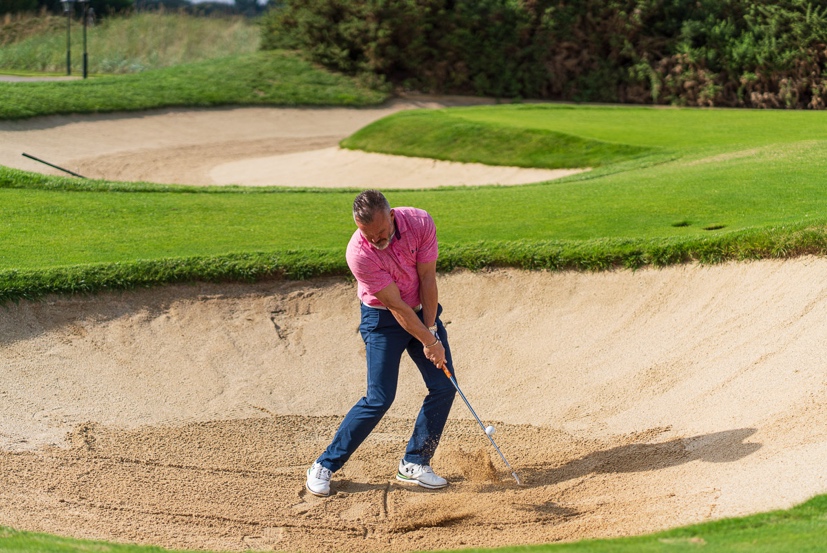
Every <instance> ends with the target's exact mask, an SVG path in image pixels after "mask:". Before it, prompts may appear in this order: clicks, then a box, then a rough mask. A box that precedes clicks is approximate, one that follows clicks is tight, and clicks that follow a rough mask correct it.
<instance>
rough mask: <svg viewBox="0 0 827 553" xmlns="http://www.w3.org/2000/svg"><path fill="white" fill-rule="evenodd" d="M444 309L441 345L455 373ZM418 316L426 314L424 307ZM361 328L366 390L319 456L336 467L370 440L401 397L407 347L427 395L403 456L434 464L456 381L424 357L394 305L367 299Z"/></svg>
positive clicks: (411, 459) (440, 307) (438, 313)
mask: <svg viewBox="0 0 827 553" xmlns="http://www.w3.org/2000/svg"><path fill="white" fill-rule="evenodd" d="M441 313H442V306H438V308H437V319H436V324H437V329H438V330H437V332H438V333H439V338H440V340H442V345H443V346H445V355H446V358H447V360H448V368H449V369H450V371H451V374H454V366H453V362H452V361H451V349H450V347H449V346H448V335H447V333H446V332H445V326H444V325H443V324H442V321H441V320H440V319H439V315H440V314H441ZM419 317H420V319H421V318H422V312H421V311H420V312H419ZM359 332H360V333H361V335H362V339H363V340H364V341H365V351H366V354H367V355H366V357H367V365H368V382H367V392H366V394H365V396H364V397H363V398H362V399H360V400H359V401H358V402H357V403H356V405H354V406H353V407H352V408H351V409H350V411H349V412H348V414H347V415H346V416H345V419H344V420H343V421H342V424H341V425H340V426H339V429H338V430H337V431H336V435H335V436H334V437H333V441H332V442H331V444H330V445H329V446H328V447H327V449H326V450H325V452H324V453H323V454H322V455H321V457H319V458H318V460H317V462H319V463H321V465H322V466H324V467H325V468H328V469H330V470H331V471H333V472H336V471H337V470H339V469H340V468H341V467H342V465H344V464H345V462H346V461H347V460H348V459H349V458H350V456H351V455H353V452H354V451H356V449H357V448H358V447H359V446H360V445H361V444H362V442H363V441H365V438H367V437H368V435H369V434H370V433H371V431H372V430H373V429H374V428H375V427H376V425H377V424H378V423H379V421H380V420H382V417H383V416H384V415H385V413H386V412H387V410H388V409H389V408H390V406H391V404H392V403H393V400H394V398H395V397H396V384H397V382H398V380H399V362H400V361H401V359H402V354H403V353H404V352H405V351H407V352H408V355H410V356H411V359H413V361H414V363H416V366H417V367H418V368H419V372H420V373H421V374H422V379H423V380H424V381H425V386H426V387H427V389H428V395H427V396H426V397H425V400H424V401H423V402H422V409H420V411H419V416H417V418H416V423H415V424H414V430H413V435H412V436H411V439H410V441H409V442H408V447H407V449H406V450H405V456H404V460H405V461H406V462H409V463H416V464H419V465H429V464H430V463H431V458H432V457H433V455H434V451H436V447H437V445H439V440H440V438H441V437H442V431H443V429H444V428H445V422H446V421H447V420H448V413H449V412H450V411H451V404H452V403H453V401H454V395H455V394H456V391H455V390H454V386H453V384H451V381H450V380H449V379H448V377H446V376H445V373H443V372H442V370H441V369H439V368H437V367H436V366H435V365H434V364H433V363H431V362H430V361H429V360H428V358H427V357H425V353H424V351H423V349H424V348H423V346H422V343H421V342H420V341H419V340H417V339H416V338H414V337H413V336H411V335H410V334H409V333H408V332H407V331H406V330H405V329H404V328H402V326H401V325H400V324H399V323H398V322H397V321H396V318H395V317H394V316H393V314H392V313H391V312H390V311H387V310H384V309H374V308H372V307H367V306H365V305H362V322H361V324H360V325H359Z"/></svg>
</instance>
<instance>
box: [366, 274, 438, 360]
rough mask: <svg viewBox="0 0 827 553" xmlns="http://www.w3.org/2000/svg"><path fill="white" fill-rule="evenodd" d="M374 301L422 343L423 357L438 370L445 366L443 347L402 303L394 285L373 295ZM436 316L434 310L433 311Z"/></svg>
mask: <svg viewBox="0 0 827 553" xmlns="http://www.w3.org/2000/svg"><path fill="white" fill-rule="evenodd" d="M375 296H376V299H378V300H379V301H381V302H382V305H384V306H385V307H387V308H388V310H390V312H391V313H392V314H393V316H394V317H395V318H396V320H397V322H398V323H399V324H400V325H401V326H402V328H404V329H405V330H407V331H408V333H409V334H410V335H411V336H413V337H414V338H416V339H417V340H419V341H420V342H422V347H423V348H424V351H425V357H427V358H428V360H429V361H430V362H431V363H433V364H434V365H436V366H437V367H439V368H442V367H443V366H444V365H445V364H446V359H445V347H444V346H443V345H442V342H440V341H439V340H438V339H436V338H435V337H434V335H433V334H431V331H430V330H428V327H427V326H425V325H424V324H423V323H422V321H420V320H419V317H418V316H417V314H416V313H415V312H414V310H413V309H411V307H410V306H409V305H408V304H407V303H405V302H404V301H402V297H401V296H400V295H399V288H397V286H396V284H394V283H390V284H388V285H387V286H386V287H385V288H383V289H382V290H380V291H379V292H377V293H376V294H375ZM434 314H436V309H434Z"/></svg>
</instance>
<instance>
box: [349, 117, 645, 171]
mask: <svg viewBox="0 0 827 553" xmlns="http://www.w3.org/2000/svg"><path fill="white" fill-rule="evenodd" d="M455 113H457V112H451V111H445V110H438V111H413V112H402V113H397V114H394V115H392V116H389V117H385V118H383V119H380V120H379V121H376V122H374V123H371V124H370V125H368V126H366V127H365V128H363V129H361V130H359V131H358V132H356V133H355V134H353V135H352V136H350V137H348V138H347V139H345V140H343V141H342V143H341V146H342V147H344V148H349V149H353V150H365V151H368V152H379V153H384V154H395V155H405V156H415V157H429V158H434V159H441V160H448V161H461V162H465V163H485V164H487V165H507V166H516V167H537V168H544V169H569V168H580V167H600V166H603V165H608V164H611V163H617V162H619V161H626V160H630V159H635V158H641V157H644V156H647V155H651V154H654V153H656V152H659V149H658V148H652V147H645V146H633V145H627V144H621V143H611V142H604V141H600V140H594V139H588V138H581V137H579V136H574V135H571V134H565V133H561V132H557V131H554V130H551V129H532V128H526V127H522V126H520V127H517V126H513V125H501V124H497V123H496V122H489V121H472V120H469V119H466V118H463V117H457V116H455V115H454V114H455Z"/></svg>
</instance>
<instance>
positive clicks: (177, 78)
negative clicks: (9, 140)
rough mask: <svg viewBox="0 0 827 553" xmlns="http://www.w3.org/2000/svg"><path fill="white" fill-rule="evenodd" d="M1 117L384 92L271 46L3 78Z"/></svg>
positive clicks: (357, 102)
mask: <svg viewBox="0 0 827 553" xmlns="http://www.w3.org/2000/svg"><path fill="white" fill-rule="evenodd" d="M0 98H2V99H3V100H2V102H0V119H21V118H26V117H35V116H41V115H52V114H66V113H103V112H112V111H135V110H145V109H151V108H161V107H174V106H221V105H348V106H361V105H368V104H375V103H378V102H381V101H382V100H384V98H385V95H384V94H383V93H380V92H376V91H374V90H370V89H368V88H366V87H363V86H360V85H359V84H357V83H356V82H355V81H353V80H352V79H349V78H347V77H344V76H342V75H337V74H333V73H330V72H328V71H324V70H322V69H319V68H316V67H315V66H313V65H311V64H310V63H308V62H306V61H303V60H302V59H300V58H299V57H298V56H297V55H295V54H291V53H288V52H280V51H272V52H259V53H255V54H246V55H238V56H232V57H226V58H220V59H213V60H207V61H202V62H197V63H191V64H186V65H179V66H176V67H170V68H166V69H157V70H154V71H147V72H145V73H140V74H136V75H118V76H111V77H99V78H94V79H87V80H78V81H64V82H34V83H0Z"/></svg>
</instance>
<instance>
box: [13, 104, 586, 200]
mask: <svg viewBox="0 0 827 553" xmlns="http://www.w3.org/2000/svg"><path fill="white" fill-rule="evenodd" d="M479 103H492V101H491V100H485V99H478V98H465V97H437V98H433V97H423V98H419V99H416V98H409V99H397V100H393V101H390V102H388V103H386V104H385V105H383V106H380V107H373V108H361V109H355V108H255V107H245V108H226V109H167V110H153V111H149V112H145V113H140V114H134V113H125V114H124V113H117V114H107V115H68V116H50V117H40V118H36V119H31V120H24V121H0V165H5V166H8V167H14V168H17V169H23V170H26V171H34V172H39V173H44V174H49V175H62V176H65V173H63V172H61V171H59V170H57V169H52V168H50V167H48V166H46V165H43V164H41V163H38V162H36V161H33V160H30V159H28V158H25V157H23V156H22V155H21V154H22V153H24V152H25V153H27V154H30V155H33V156H35V157H38V158H40V159H43V160H45V161H47V162H49V163H52V164H55V165H57V166H59V167H63V168H64V169H68V170H70V171H73V172H75V173H78V174H80V175H83V176H85V177H88V178H93V179H105V180H110V181H132V182H138V181H143V182H153V183H160V184H190V185H227V184H238V185H246V186H289V187H316V188H331V187H340V188H341V187H351V188H372V187H377V186H380V184H381V187H382V188H383V189H393V188H433V187H437V186H449V185H490V184H502V185H514V184H525V183H532V182H541V181H547V180H552V179H557V178H561V177H564V176H567V175H570V174H574V173H578V172H581V171H583V169H555V170H548V169H526V168H519V167H494V166H489V165H481V164H478V163H468V164H464V163H452V162H446V161H436V160H432V159H423V158H412V157H403V156H388V155H383V154H371V153H366V152H361V151H350V150H340V149H339V148H338V147H337V144H338V143H339V141H341V140H342V139H344V138H346V137H347V136H349V135H351V134H353V133H354V132H356V131H357V130H359V129H361V128H362V127H364V126H365V125H368V124H369V123H372V122H373V121H376V120H377V119H381V118H382V117H385V116H387V115H391V114H393V113H396V112H398V111H401V110H406V109H417V108H440V107H446V106H455V105H469V104H479Z"/></svg>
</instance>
